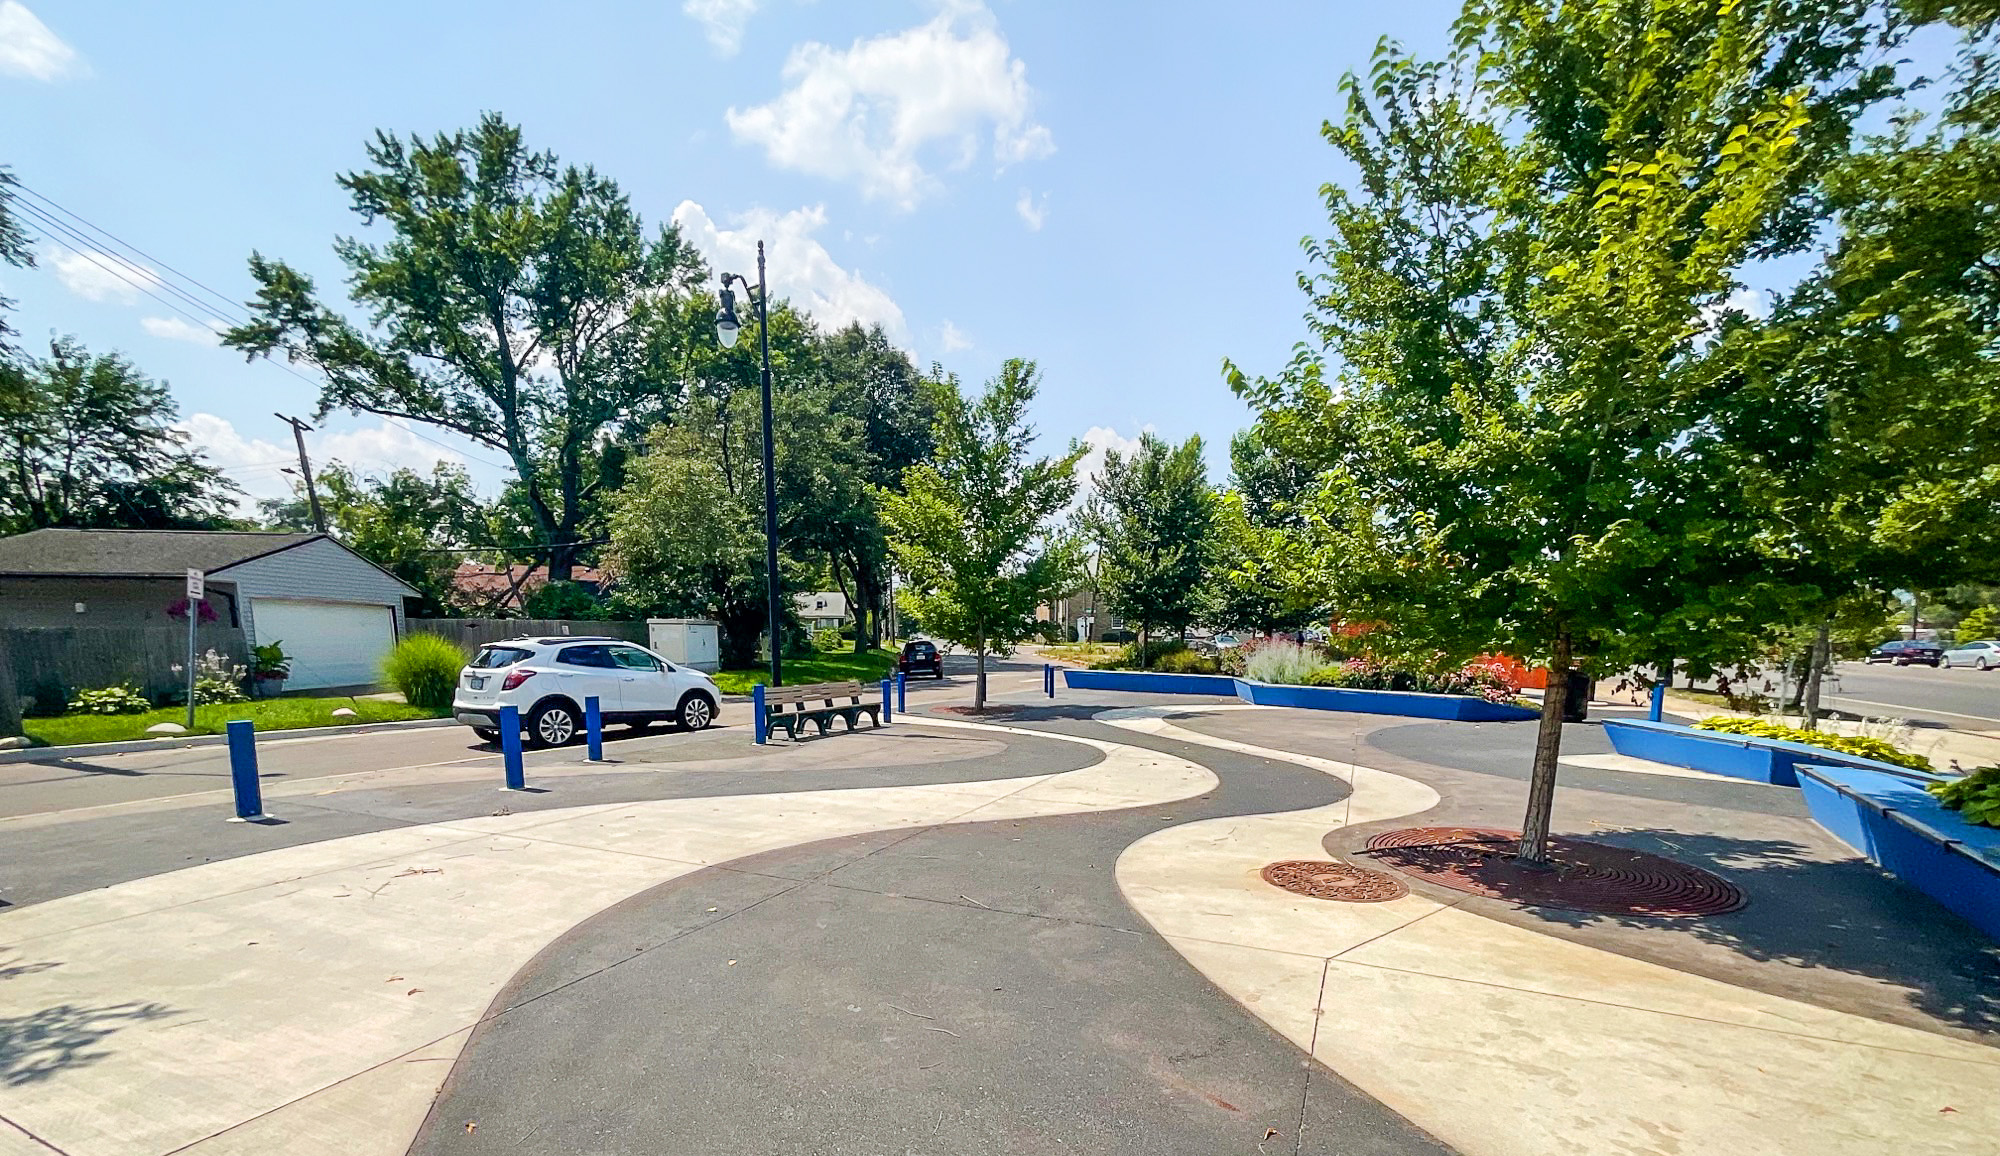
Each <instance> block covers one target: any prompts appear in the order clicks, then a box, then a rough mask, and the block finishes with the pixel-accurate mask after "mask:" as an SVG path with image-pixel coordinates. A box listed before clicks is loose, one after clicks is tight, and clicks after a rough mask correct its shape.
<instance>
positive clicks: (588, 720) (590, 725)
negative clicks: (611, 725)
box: [583, 694, 604, 763]
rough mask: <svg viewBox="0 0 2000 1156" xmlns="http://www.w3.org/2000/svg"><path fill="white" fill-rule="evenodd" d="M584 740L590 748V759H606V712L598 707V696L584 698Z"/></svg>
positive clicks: (599, 761) (598, 760)
mask: <svg viewBox="0 0 2000 1156" xmlns="http://www.w3.org/2000/svg"><path fill="white" fill-rule="evenodd" d="M583 741H584V742H585V743H586V744H588V746H589V749H590V761H591V762H593V763H601V762H603V761H604V712H603V711H601V710H599V709H598V707H597V696H596V695H594V694H593V695H591V696H590V697H589V698H586V699H584V700H583Z"/></svg>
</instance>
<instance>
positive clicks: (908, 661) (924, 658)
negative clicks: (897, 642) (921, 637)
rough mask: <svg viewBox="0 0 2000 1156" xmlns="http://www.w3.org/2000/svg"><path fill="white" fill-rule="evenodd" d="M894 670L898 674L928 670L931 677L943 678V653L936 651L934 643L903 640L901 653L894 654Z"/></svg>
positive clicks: (919, 672) (918, 672)
mask: <svg viewBox="0 0 2000 1156" xmlns="http://www.w3.org/2000/svg"><path fill="white" fill-rule="evenodd" d="M896 670H897V672H898V673H899V674H923V673H925V672H929V674H930V676H931V677H932V678H943V677H944V655H942V654H939V653H938V648H937V646H936V645H935V644H934V643H929V642H922V641H919V642H905V643H904V644H903V653H901V654H899V655H897V656H896Z"/></svg>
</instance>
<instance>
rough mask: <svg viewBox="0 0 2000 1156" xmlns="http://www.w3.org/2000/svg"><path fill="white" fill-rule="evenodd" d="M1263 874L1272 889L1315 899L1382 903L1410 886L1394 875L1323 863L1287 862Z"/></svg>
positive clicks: (1403, 893) (1351, 865) (1327, 861)
mask: <svg viewBox="0 0 2000 1156" xmlns="http://www.w3.org/2000/svg"><path fill="white" fill-rule="evenodd" d="M1262 874H1263V876H1264V882H1266V883H1269V884H1270V885H1271V886H1273V887H1282V888H1284V889H1285V890H1286V891H1291V892H1295V893H1297V894H1299V895H1308V896H1311V897H1312V898H1314V899H1340V900H1345V901H1346V902H1348V903H1381V902H1384V901H1386V900H1390V899H1401V898H1402V897H1403V896H1405V895H1408V894H1409V893H1410V888H1409V885H1408V884H1406V883H1404V882H1403V881H1402V880H1401V879H1398V878H1396V877H1395V876H1394V875H1390V874H1388V873H1386V872H1382V871H1370V870H1368V869H1367V868H1366V867H1356V866H1354V865H1353V864H1351V863H1334V862H1331V861H1329V860H1325V859H1287V860H1285V861H1283V862H1281V863H1273V864H1271V865H1270V866H1269V867H1266V868H1264V870H1263V872H1262Z"/></svg>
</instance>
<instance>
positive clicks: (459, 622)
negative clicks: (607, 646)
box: [405, 618, 646, 651]
mask: <svg viewBox="0 0 2000 1156" xmlns="http://www.w3.org/2000/svg"><path fill="white" fill-rule="evenodd" d="M405 622H406V624H407V625H408V626H409V628H410V629H411V630H412V631H421V632H423V633H425V634H435V635H437V636H438V637H439V638H448V639H450V640H451V641H453V642H456V643H458V644H459V645H460V646H462V647H464V648H465V649H466V650H467V651H472V650H477V649H478V648H480V647H482V646H485V645H486V644H487V643H489V642H499V641H500V640H501V639H503V638H523V637H528V638H541V637H554V636H556V635H561V634H581V635H598V636H601V637H605V638H622V639H624V640H626V641H627V642H637V643H640V644H644V643H645V641H646V624H645V623H643V622H588V621H582V620H577V619H563V618H410V619H406V620H405Z"/></svg>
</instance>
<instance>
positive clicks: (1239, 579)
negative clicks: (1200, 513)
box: [1203, 490, 1327, 634]
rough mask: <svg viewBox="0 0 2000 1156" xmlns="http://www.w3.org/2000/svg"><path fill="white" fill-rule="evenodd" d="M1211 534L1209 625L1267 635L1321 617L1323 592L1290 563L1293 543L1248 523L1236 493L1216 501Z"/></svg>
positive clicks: (1293, 561) (1308, 574)
mask: <svg viewBox="0 0 2000 1156" xmlns="http://www.w3.org/2000/svg"><path fill="white" fill-rule="evenodd" d="M1213 534H1214V540H1213V543H1212V545H1211V546H1210V548H1209V556H1210V559H1211V561H1210V579H1209V581H1210V590H1211V591H1212V593H1211V596H1210V598H1209V601H1208V604H1207V606H1206V608H1205V609H1204V611H1203V616H1204V617H1205V618H1206V620H1207V621H1209V622H1210V623H1211V624H1213V625H1214V626H1216V627H1218V628H1221V629H1225V630H1252V631H1256V632H1257V633H1259V634H1271V633H1274V632H1276V631H1282V630H1299V629H1302V628H1303V627H1305V626H1306V625H1307V624H1308V623H1311V622H1313V621H1314V620H1316V619H1318V618H1320V617H1321V615H1322V614H1323V613H1324V612H1325V610H1326V604H1327V594H1326V592H1325V591H1324V590H1322V589H1321V588H1320V587H1319V586H1318V585H1317V584H1316V581H1315V578H1314V576H1313V574H1312V572H1311V570H1310V568H1309V567H1307V568H1301V567H1300V566H1298V565H1297V564H1296V559H1295V557H1294V553H1295V551H1294V549H1293V543H1294V541H1295V540H1296V539H1295V538H1294V537H1293V536H1292V535H1290V534H1288V533H1286V532H1285V531H1283V530H1280V529H1274V528H1271V527H1267V526H1260V525H1257V524H1255V523H1254V522H1252V521H1251V519H1250V514H1249V500H1248V499H1247V498H1246V497H1245V495H1244V494H1243V493H1242V492H1241V491H1238V490H1228V491H1225V492H1223V493H1222V494H1221V495H1219V496H1218V497H1217V499H1216V503H1215V526H1214V530H1213Z"/></svg>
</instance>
